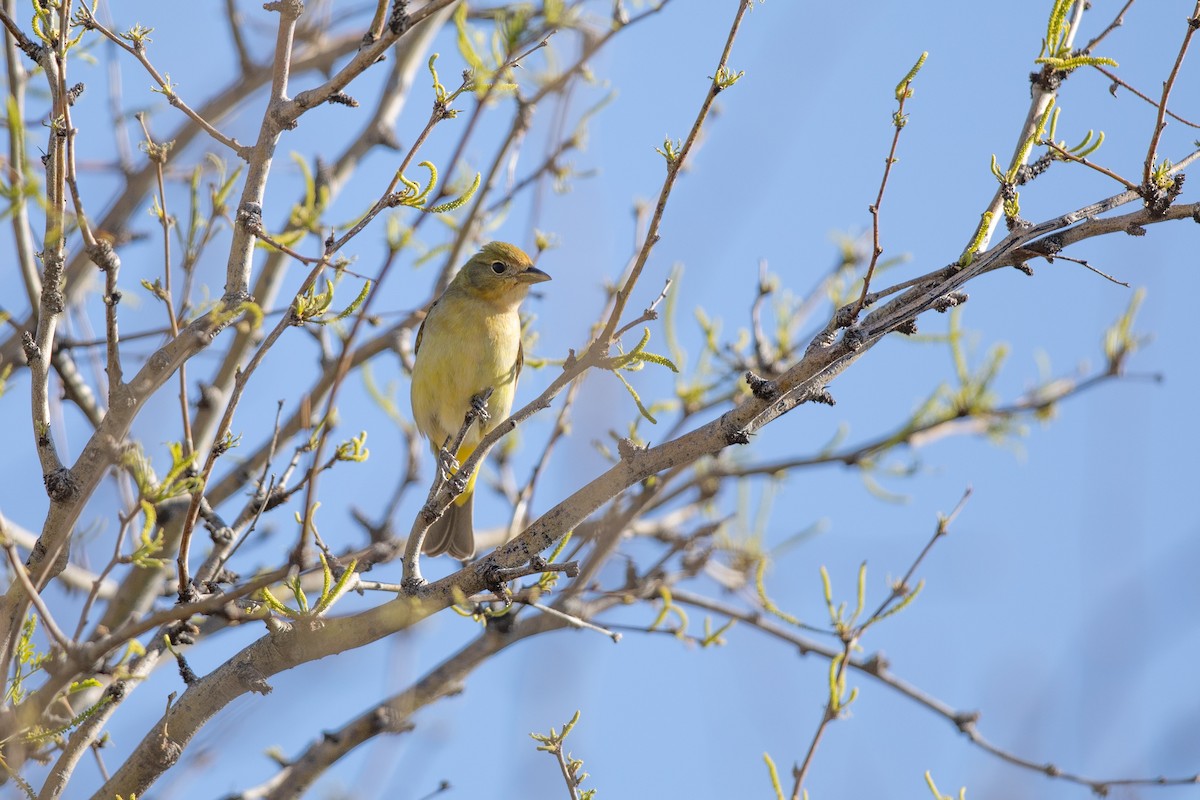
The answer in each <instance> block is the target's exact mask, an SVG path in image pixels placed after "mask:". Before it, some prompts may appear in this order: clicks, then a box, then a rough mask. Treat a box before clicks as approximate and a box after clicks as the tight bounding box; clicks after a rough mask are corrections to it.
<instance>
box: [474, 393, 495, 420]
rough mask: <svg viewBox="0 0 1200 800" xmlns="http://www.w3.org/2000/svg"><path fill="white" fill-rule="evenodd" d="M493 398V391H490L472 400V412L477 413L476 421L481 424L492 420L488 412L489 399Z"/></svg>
mask: <svg viewBox="0 0 1200 800" xmlns="http://www.w3.org/2000/svg"><path fill="white" fill-rule="evenodd" d="M491 396H492V390H491V389H488V390H486V391H483V392H480V393H479V394H477V395H475V396H474V397H472V398H471V410H472V411H474V412H475V419H477V420H479V421H480V422H487V421H488V420H489V419H491V418H492V415H491V414H489V413H488V410H487V404H488V398H490V397H491Z"/></svg>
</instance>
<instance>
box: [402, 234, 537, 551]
mask: <svg viewBox="0 0 1200 800" xmlns="http://www.w3.org/2000/svg"><path fill="white" fill-rule="evenodd" d="M548 280H550V276H549V275H547V274H546V273H545V272H542V271H541V270H540V269H538V268H537V267H535V266H534V265H533V262H532V261H531V260H530V258H529V256H527V255H526V254H525V253H524V251H522V250H521V248H519V247H516V246H515V245H511V244H506V243H505V242H490V243H488V244H485V245H484V246H483V248H482V249H481V250H480V251H479V252H478V253H477V254H476V255H475V256H473V257H472V258H471V260H470V261H468V262H467V263H466V265H464V266H463V268H462V269H461V270H459V273H458V274H457V275H456V276H454V280H453V281H451V282H450V285H449V286H447V287H446V291H445V292H443V293H442V296H441V297H439V298H438V299H437V301H436V302H434V304H433V305H432V306H431V307H430V309H429V314H428V315H427V316H426V317H425V321H424V322H423V323H421V328H420V330H418V331H417V344H416V347H415V353H416V362H415V363H414V365H413V374H412V408H413V421H415V422H416V424H417V429H418V430H419V431H421V434H422V435H423V436H425V437H426V438H427V439H429V444H430V446H431V447H432V448H433V452H434V455H435V456H439V455H440V452H441V448H442V447H444V446H446V445H447V444H448V442H447V440H448V439H452V438H453V437H454V436H456V435H457V434H458V432H459V430H460V429H461V428H462V424H463V418H464V417H465V416H466V414H467V411H468V410H469V409H470V408H471V398H473V397H474V396H475V395H477V394H479V393H480V392H482V391H484V390H485V389H489V388H490V389H491V390H492V396H491V398H490V399H489V400H488V404H487V411H488V418H487V419H480V420H478V421H476V422H475V424H473V425H472V426H471V429H470V430H469V431H467V435H466V438H465V439H464V440H463V443H462V446H461V447H460V448H459V449H458V452H457V453H454V454H453V455H454V457H455V458H456V459H458V462H459V463H460V464H461V463H462V462H463V461H465V460H466V459H467V458H469V457H470V455H471V453H472V452H474V450H475V448H476V446H478V444H479V442H480V441H481V440H482V439H483V437H484V436H485V435H486V434H487V433H488V432H489V431H491V430H492V428H494V427H496V425H498V424H499V423H500V422H501V421H503V420H504V419H505V418H506V417H507V416H508V415H509V412H510V411H511V410H512V404H513V396H514V395H515V394H516V390H517V376H519V375H520V374H521V364H522V363H524V360H525V356H524V352H523V351H522V348H521V317H520V315H519V313H518V308H519V307H520V305H521V301H522V300H524V299H525V296H526V295H527V294H529V287H530V286H531V285H533V284H535V283H541V282H542V281H548ZM480 467H482V464H480ZM478 475H479V470H478V469H476V470H475V473H474V474H473V475H471V479H470V481H468V482H467V487H466V489H465V490H464V491H463V493H462V494H460V495H459V496H458V497H456V498H455V499H454V502H453V503H451V504H450V507H449V508H448V509H446V513H444V514H443V515H442V516H441V518H439V519H438V520H437V521H436V522H434V523H433V525H432V526H430V528H429V532H428V533H427V534H426V535H425V544H424V547H423V548H422V550H423V551H424V552H425V553H426V554H428V555H431V556H436V555H441V554H442V553H446V552H449V553H450V555H452V556H454V557H455V558H457V559H461V560H466V559H469V558H471V557H472V556H474V555H475V531H474V526H473V521H472V516H473V515H472V498H473V497H474V496H475V478H476V477H478Z"/></svg>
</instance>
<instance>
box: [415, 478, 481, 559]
mask: <svg viewBox="0 0 1200 800" xmlns="http://www.w3.org/2000/svg"><path fill="white" fill-rule="evenodd" d="M471 477H472V478H474V477H475V476H474V475H472V476H471ZM472 483H473V481H472ZM471 488H473V487H471ZM474 499H475V492H473V491H470V489H468V491H465V492H463V493H462V494H461V495H459V496H458V497H457V498H456V499H455V501H454V502H453V503H451V504H450V507H449V508H447V509H446V513H444V514H442V516H441V517H439V518H438V520H437V522H435V523H433V524H432V525H430V526H429V530H428V531H427V532H426V534H425V542H424V544H423V546H422V547H421V550H422V551H424V553H425V555H427V556H440V555H441V554H442V553H449V554H450V555H451V556H453V557H454V558H457V559H458V560H459V561H467V560H469V559H471V558H473V557H474V556H475V520H474V517H475V514H474V510H473V509H474V505H475V503H474ZM460 503H461V505H460Z"/></svg>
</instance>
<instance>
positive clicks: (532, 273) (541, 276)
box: [517, 267, 550, 283]
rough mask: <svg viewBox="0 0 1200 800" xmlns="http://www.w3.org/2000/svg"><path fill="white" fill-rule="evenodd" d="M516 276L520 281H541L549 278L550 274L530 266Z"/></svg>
mask: <svg viewBox="0 0 1200 800" xmlns="http://www.w3.org/2000/svg"><path fill="white" fill-rule="evenodd" d="M517 277H518V279H519V280H520V281H521V282H522V283H542V282H543V281H548V280H550V276H549V275H547V274H546V273H544V272H542V271H541V270H540V269H538V268H537V267H530V268H529V269H527V270H525V271H524V272H522V273H521V274H520V275H518V276H517Z"/></svg>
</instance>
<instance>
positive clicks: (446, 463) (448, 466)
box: [438, 447, 460, 480]
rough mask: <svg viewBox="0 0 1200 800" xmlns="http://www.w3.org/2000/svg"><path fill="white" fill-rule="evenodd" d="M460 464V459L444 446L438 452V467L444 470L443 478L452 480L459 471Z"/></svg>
mask: <svg viewBox="0 0 1200 800" xmlns="http://www.w3.org/2000/svg"><path fill="white" fill-rule="evenodd" d="M459 466H460V465H459V463H458V459H457V458H455V457H454V456H453V455H452V454H451V453H450V451H449V450H447V449H446V448H444V447H443V448H442V450H441V452H439V453H438V467H439V468H440V469H441V470H442V478H443V479H445V480H451V479H452V478H453V477H454V475H455V474H456V473H457V472H458V468H459Z"/></svg>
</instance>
